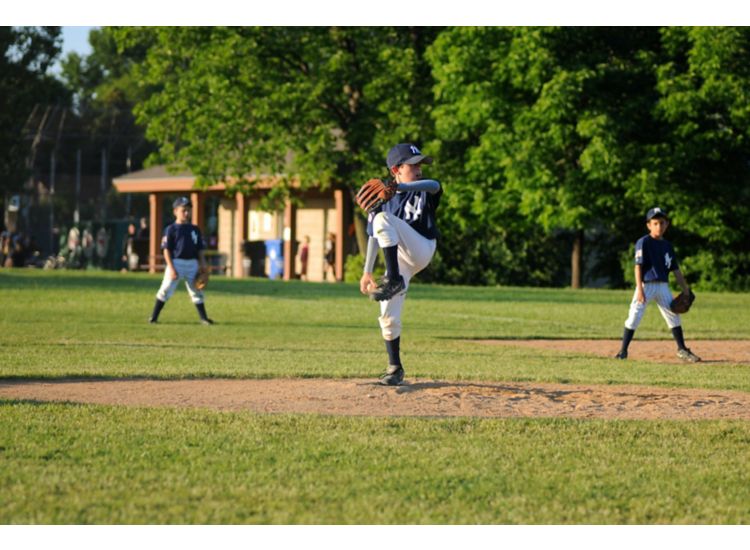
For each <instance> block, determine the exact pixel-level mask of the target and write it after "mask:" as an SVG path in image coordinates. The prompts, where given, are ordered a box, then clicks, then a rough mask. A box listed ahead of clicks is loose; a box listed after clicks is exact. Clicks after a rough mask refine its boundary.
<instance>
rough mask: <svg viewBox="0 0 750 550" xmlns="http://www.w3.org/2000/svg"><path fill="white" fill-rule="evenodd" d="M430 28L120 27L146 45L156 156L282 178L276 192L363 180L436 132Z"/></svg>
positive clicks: (122, 36) (220, 171)
mask: <svg viewBox="0 0 750 550" xmlns="http://www.w3.org/2000/svg"><path fill="white" fill-rule="evenodd" d="M436 33H437V31H436V30H434V29H431V28H401V29H395V28H366V27H347V28H335V27H334V28H322V27H315V28H305V27H263V28H237V27H232V28H225V27H202V28H121V29H117V30H116V31H115V36H116V38H117V41H118V44H119V45H120V47H121V48H128V47H133V46H134V45H137V44H144V43H148V44H150V45H149V48H148V51H147V54H146V56H145V62H144V63H143V64H141V65H140V66H138V67H136V73H137V78H138V81H139V82H140V83H141V84H142V86H143V90H144V91H145V92H146V93H147V95H148V97H147V99H145V101H143V102H142V103H140V104H139V106H138V107H137V109H136V113H137V115H138V120H139V121H140V122H142V123H143V124H145V125H146V126H147V135H148V136H149V137H150V138H151V139H153V140H154V141H155V142H157V143H158V144H159V147H160V148H159V154H158V155H157V156H155V157H154V160H155V161H161V162H166V163H168V164H170V165H172V166H180V167H186V168H188V169H190V170H191V171H192V172H193V173H194V174H196V175H197V176H198V178H199V179H198V181H199V184H203V185H207V184H209V183H211V182H216V181H225V182H228V183H230V182H234V186H235V187H236V188H237V189H240V190H241V189H247V188H249V187H251V186H252V185H253V184H254V180H253V178H252V175H253V174H260V173H267V174H277V175H280V176H281V178H280V180H279V184H278V185H277V186H276V188H275V194H274V195H273V196H272V197H271V198H272V199H273V198H280V197H283V196H286V195H287V194H288V191H289V189H290V186H291V185H292V183H293V182H296V183H298V184H299V185H301V186H302V188H308V187H313V186H315V187H320V188H326V187H328V186H331V185H348V186H350V187H356V186H358V184H359V183H361V181H363V180H364V179H366V178H367V177H371V176H372V175H376V174H383V173H384V170H385V168H384V156H385V152H386V150H387V148H388V147H389V146H390V145H391V144H392V143H393V142H396V141H403V140H413V141H417V142H423V141H424V140H426V139H428V138H429V137H430V136H431V119H430V117H429V105H430V101H429V98H430V97H431V81H430V74H429V69H428V66H427V64H426V62H425V61H424V59H423V52H424V50H425V49H426V47H427V46H428V45H429V44H430V43H431V41H432V39H433V38H434V36H435V35H436Z"/></svg>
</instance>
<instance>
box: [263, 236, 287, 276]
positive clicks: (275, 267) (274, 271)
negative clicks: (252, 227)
mask: <svg viewBox="0 0 750 550" xmlns="http://www.w3.org/2000/svg"><path fill="white" fill-rule="evenodd" d="M266 258H268V278H269V279H278V278H279V277H282V276H283V275H284V256H283V249H282V241H281V239H270V240H267V241H266Z"/></svg>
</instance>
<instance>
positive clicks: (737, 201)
mask: <svg viewBox="0 0 750 550" xmlns="http://www.w3.org/2000/svg"><path fill="white" fill-rule="evenodd" d="M661 35H662V43H663V47H664V50H665V56H664V59H663V60H662V62H661V63H660V64H659V65H658V66H657V67H656V68H655V71H656V75H657V84H656V87H657V90H658V92H659V98H658V103H657V105H656V109H655V117H656V119H657V120H658V122H659V123H660V124H661V126H662V127H663V132H662V135H663V140H661V141H660V142H658V143H655V144H653V145H652V146H651V147H650V148H649V150H648V156H647V158H646V160H645V162H644V169H643V173H642V174H641V176H640V178H639V180H638V181H637V182H634V185H633V186H632V192H633V194H637V195H640V197H642V198H643V200H644V201H646V202H648V201H650V203H651V204H657V203H658V204H663V205H664V206H665V207H666V208H668V209H669V210H670V211H671V213H672V220H673V222H674V229H673V231H677V232H679V234H680V235H682V236H683V238H681V239H679V241H678V242H682V243H684V244H683V245H682V250H681V251H682V252H683V253H682V254H681V256H682V257H683V258H684V263H685V264H687V267H686V269H685V271H686V272H687V273H688V274H689V275H690V276H691V277H694V278H695V279H696V280H699V281H700V282H701V285H702V286H704V287H706V288H717V289H719V288H721V289H726V288H735V289H748V288H750V253H749V252H748V247H747V243H748V242H750V224H749V223H748V220H750V97H749V94H750V92H748V90H750V63H749V62H750V31H749V30H748V29H746V28H735V27H721V28H709V27H695V28H665V29H663V30H662V31H661Z"/></svg>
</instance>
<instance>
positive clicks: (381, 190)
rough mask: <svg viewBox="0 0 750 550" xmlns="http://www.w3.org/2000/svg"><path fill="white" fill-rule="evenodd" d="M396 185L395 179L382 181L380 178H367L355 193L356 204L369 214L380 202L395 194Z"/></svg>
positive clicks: (389, 198) (386, 200)
mask: <svg viewBox="0 0 750 550" xmlns="http://www.w3.org/2000/svg"><path fill="white" fill-rule="evenodd" d="M396 187H397V183H396V182H395V181H383V180H381V179H380V178H372V179H370V180H367V182H366V183H365V184H364V185H363V186H362V188H361V189H360V190H359V193H357V204H358V205H359V206H360V208H362V210H364V211H365V212H367V213H368V214H369V213H370V212H372V211H373V210H375V209H376V208H377V207H378V206H380V205H381V204H383V203H386V202H388V201H389V200H391V199H392V198H393V195H395V194H396Z"/></svg>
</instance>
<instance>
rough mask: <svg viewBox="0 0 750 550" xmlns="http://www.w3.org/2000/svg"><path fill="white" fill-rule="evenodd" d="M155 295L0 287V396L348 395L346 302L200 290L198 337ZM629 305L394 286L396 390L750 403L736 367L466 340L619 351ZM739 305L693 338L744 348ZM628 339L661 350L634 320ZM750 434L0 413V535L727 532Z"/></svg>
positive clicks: (301, 292)
mask: <svg viewBox="0 0 750 550" xmlns="http://www.w3.org/2000/svg"><path fill="white" fill-rule="evenodd" d="M158 285H159V278H158V277H156V276H149V275H140V274H139V275H133V274H127V275H120V274H115V273H103V272H87V273H65V272H39V271H8V270H0V380H1V379H2V378H58V377H89V376H97V377H109V378H117V377H149V378H185V377H219V376H221V377H248V378H249V377H292V376H307V377H316V376H317V377H333V376H336V377H339V376H341V377H361V376H375V375H377V374H378V373H379V372H380V371H381V370H382V369H383V367H384V358H385V353H384V349H383V345H382V341H381V339H380V336H379V329H378V326H377V319H376V317H377V305H375V304H373V303H370V302H368V301H367V300H366V299H364V298H363V297H361V296H359V295H358V292H357V289H356V288H355V287H354V286H353V285H340V284H337V285H325V284H314V283H301V282H291V283H282V282H273V281H265V280H220V279H218V278H217V279H214V281H213V282H212V286H211V288H210V290H209V292H208V294H207V307H208V310H209V314H210V315H211V316H212V317H213V318H214V319H216V320H217V321H218V322H219V324H218V325H215V326H212V327H204V326H202V325H199V324H198V323H197V314H196V312H195V310H194V308H193V306H192V305H191V304H190V303H189V300H188V298H187V295H186V293H185V291H184V290H183V289H182V288H180V290H179V292H178V293H177V294H176V296H175V297H174V298H173V299H172V300H171V301H170V302H169V303H168V305H167V307H166V308H165V310H164V312H163V314H162V323H161V324H159V325H158V326H151V325H148V324H147V323H146V318H147V317H148V314H149V313H150V310H151V307H152V304H153V298H154V293H155V292H156V289H157V288H158ZM629 300H630V292H628V291H607V290H581V291H572V290H557V289H517V288H482V289H475V288H463V287H440V286H422V285H414V286H413V288H412V289H411V290H410V291H409V297H408V299H407V305H406V308H405V316H404V326H405V329H404V331H405V332H404V337H403V344H402V355H403V358H404V361H405V365H406V367H407V372H408V376H417V377H431V378H440V379H464V380H466V379H475V380H476V379H483V380H498V381H499V380H505V381H545V382H571V383H613V384H614V383H632V384H647V385H661V386H675V387H698V388H714V389H735V390H743V391H750V367H749V366H748V365H716V364H709V363H706V364H698V365H674V364H670V365H665V364H659V363H647V362H638V361H628V362H626V363H625V364H623V363H622V362H619V361H616V360H613V359H608V358H596V357H590V356H583V355H578V354H574V353H559V354H558V353H554V352H543V351H536V350H529V349H513V348H505V347H492V346H480V345H476V344H473V343H471V342H470V341H469V340H470V339H471V338H618V337H619V336H620V333H621V327H622V322H623V320H624V318H625V316H626V314H627V308H628V303H629ZM748 306H750V296H748V295H746V294H720V293H700V294H699V298H698V301H697V302H696V306H695V310H694V311H693V312H691V313H690V314H689V315H688V316H686V317H685V333H686V336H687V338H688V341H689V340H690V339H692V338H716V339H725V338H738V339H743V340H749V345H750V322H749V321H750V314H748V311H750V307H748ZM637 337H639V338H649V339H664V340H665V343H664V345H665V346H670V347H671V346H672V345H673V344H672V343H671V341H669V332H668V330H667V329H666V327H665V326H664V323H663V320H662V319H661V316H660V315H659V314H658V313H657V312H656V311H655V310H653V311H649V313H647V316H646V319H645V321H644V323H643V325H642V327H641V328H640V329H639V331H638V335H637ZM749 444H750V423H748V422H742V421H736V422H724V421H698V422H684V421H673V422H667V421H658V422H657V421H587V420H560V419H527V420H524V419H419V418H393V419H388V418H360V417H356V418H342V417H326V416H316V415H262V414H254V413H250V412H248V413H220V412H212V411H205V410H180V409H139V408H118V407H102V406H85V405H74V404H42V403H34V402H14V401H0V524H2V523H748V522H750V479H749V478H750V473H749V471H748V468H747V464H748V463H750V450H749V449H750V445H749Z"/></svg>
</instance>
